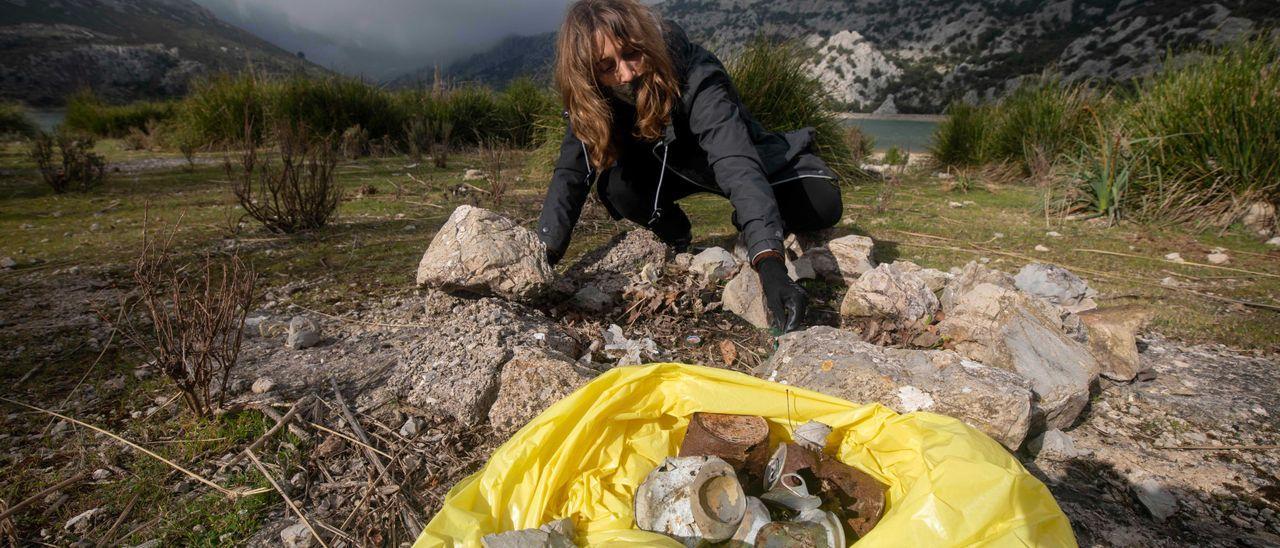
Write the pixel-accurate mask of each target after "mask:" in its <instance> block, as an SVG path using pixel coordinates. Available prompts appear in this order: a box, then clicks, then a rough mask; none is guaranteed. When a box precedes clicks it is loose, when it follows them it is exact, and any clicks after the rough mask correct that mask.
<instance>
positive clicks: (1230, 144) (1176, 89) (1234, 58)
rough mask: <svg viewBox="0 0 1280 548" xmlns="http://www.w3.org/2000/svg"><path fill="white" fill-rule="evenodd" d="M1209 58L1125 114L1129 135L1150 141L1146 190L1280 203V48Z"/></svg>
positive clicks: (1253, 45) (1168, 78) (1261, 46)
mask: <svg viewBox="0 0 1280 548" xmlns="http://www.w3.org/2000/svg"><path fill="white" fill-rule="evenodd" d="M1206 53H1207V55H1205V56H1203V57H1201V58H1200V59H1198V60H1196V61H1194V62H1191V63H1189V64H1186V65H1184V66H1181V67H1179V68H1175V69H1172V70H1168V71H1165V72H1163V73H1160V74H1157V75H1155V76H1153V77H1152V78H1150V79H1148V80H1147V81H1145V82H1144V83H1143V84H1142V85H1141V86H1139V88H1138V91H1137V93H1136V97H1135V98H1134V100H1133V102H1132V104H1131V105H1129V107H1128V108H1126V109H1124V110H1123V113H1122V116H1123V118H1124V124H1125V127H1126V129H1127V130H1128V131H1129V132H1130V133H1131V134H1132V135H1134V136H1139V137H1144V138H1147V139H1146V140H1145V141H1143V143H1142V146H1143V147H1144V149H1145V155H1146V157H1147V159H1148V164H1147V168H1146V170H1145V173H1143V176H1142V182H1141V185H1142V186H1143V187H1144V188H1147V187H1151V186H1152V185H1154V184H1155V183H1156V182H1157V181H1159V182H1162V183H1163V184H1171V182H1173V181H1176V183H1174V184H1177V185H1179V186H1183V187H1186V190H1188V191H1194V192H1209V191H1216V190H1218V189H1227V190H1228V192H1227V193H1225V194H1220V195H1219V197H1220V198H1222V199H1228V200H1229V199H1240V198H1249V199H1265V200H1268V201H1270V202H1272V203H1280V92H1277V90H1280V40H1276V39H1273V38H1266V37H1259V38H1252V39H1248V40H1246V41H1242V42H1240V43H1236V44H1233V45H1230V46H1227V47H1224V48H1222V49H1219V50H1217V51H1209V52H1206ZM1166 65H1167V66H1171V65H1173V63H1172V60H1169V62H1166ZM1141 191H1142V190H1140V192H1141Z"/></svg>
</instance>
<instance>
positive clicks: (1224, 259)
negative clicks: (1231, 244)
mask: <svg viewBox="0 0 1280 548" xmlns="http://www.w3.org/2000/svg"><path fill="white" fill-rule="evenodd" d="M1208 259H1209V264H1227V263H1228V262H1230V261H1231V257H1230V256H1228V255H1227V254H1226V253H1210V254H1209V256H1208Z"/></svg>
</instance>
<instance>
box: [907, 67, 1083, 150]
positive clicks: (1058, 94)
mask: <svg viewBox="0 0 1280 548" xmlns="http://www.w3.org/2000/svg"><path fill="white" fill-rule="evenodd" d="M1102 102H1103V99H1101V98H1099V97H1098V96H1097V95H1096V94H1095V93H1094V92H1093V91H1092V90H1090V89H1089V88H1088V87H1087V86H1085V85H1083V84H1067V83H1063V82H1062V81H1061V80H1060V79H1058V78H1056V77H1053V76H1042V77H1039V78H1033V79H1030V80H1027V81H1025V82H1023V84H1022V85H1020V86H1019V87H1018V88H1017V89H1016V90H1014V91H1013V93H1011V94H1009V96H1007V97H1005V98H1004V99H1002V100H1000V101H999V102H997V103H995V104H991V105H969V104H965V103H952V104H951V105H950V106H949V107H948V108H947V119H946V120H944V121H943V122H942V123H941V124H939V125H938V129H937V130H936V131H935V132H934V135H933V142H932V144H931V145H930V149H929V150H930V152H931V154H932V156H933V159H934V161H935V162H936V163H938V164H940V165H942V166H946V167H972V166H978V165H982V164H988V163H1000V162H1008V163H1011V164H1014V165H1017V166H1019V167H1021V168H1022V170H1023V172H1024V174H1030V173H1033V172H1034V171H1036V166H1037V165H1038V164H1041V163H1043V162H1044V161H1046V160H1047V161H1048V162H1050V163H1052V162H1054V161H1056V160H1057V159H1059V158H1060V157H1061V156H1062V155H1063V154H1071V153H1074V152H1076V147H1078V145H1079V143H1080V142H1081V141H1082V138H1083V137H1084V136H1085V135H1086V134H1087V133H1088V131H1089V129H1088V128H1089V126H1088V123H1087V122H1088V113H1089V112H1090V111H1094V110H1098V109H1100V108H1101V106H1100V105H1101V103H1102Z"/></svg>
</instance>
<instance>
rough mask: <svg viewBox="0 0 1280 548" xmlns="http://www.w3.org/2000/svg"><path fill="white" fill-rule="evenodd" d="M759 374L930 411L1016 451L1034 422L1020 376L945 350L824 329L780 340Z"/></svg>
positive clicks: (906, 410) (896, 406)
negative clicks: (889, 344) (903, 346)
mask: <svg viewBox="0 0 1280 548" xmlns="http://www.w3.org/2000/svg"><path fill="white" fill-rule="evenodd" d="M778 342H779V345H778V350H777V351H776V352H775V353H774V355H773V357H771V358H770V359H769V361H768V362H765V363H763V364H761V365H760V366H759V368H757V369H756V371H754V374H755V375H756V376H758V377H761V378H765V379H769V380H774V381H779V382H786V383H787V384H791V385H794V386H799V387H802V388H808V389H810V390H816V391H819V392H822V393H824V394H829V395H832V396H835V397H839V398H844V399H846V400H849V401H851V402H855V403H872V402H876V403H880V404H882V405H885V406H887V407H889V408H891V409H893V410H895V411H898V412H900V413H909V412H912V411H929V412H933V413H941V414H943V415H949V416H952V417H955V418H957V419H960V420H961V421H964V422H965V423H966V424H968V425H970V426H973V427H974V428H976V429H978V430H980V431H981V432H983V433H984V434H987V435H988V436H991V437H992V438H993V439H995V440H996V441H998V442H1000V443H1001V444H1002V445H1004V446H1005V447H1007V448H1009V449H1010V450H1016V449H1017V448H1018V446H1019V445H1021V444H1022V441H1023V439H1024V438H1026V435H1027V429H1028V427H1029V426H1030V424H1031V397H1032V393H1031V389H1030V387H1029V386H1028V384H1027V382H1026V381H1025V380H1023V379H1022V378H1021V377H1019V376H1018V375H1016V374H1013V373H1011V372H1009V371H1005V370H1002V369H998V368H995V367H987V366H985V365H982V364H980V363H977V362H974V361H971V360H967V359H964V358H963V357H962V356H960V355H959V354H956V353H955V352H950V351H942V350H899V349H892V348H885V347H881V346H876V345H873V344H870V343H866V342H863V341H862V340H861V339H859V337H858V335H857V334H855V333H852V332H849V331H845V330H842V329H836V328H833V327H826V326H818V327H811V328H809V329H806V330H804V331H797V332H794V333H789V334H787V335H784V336H783V337H781V338H780V339H778Z"/></svg>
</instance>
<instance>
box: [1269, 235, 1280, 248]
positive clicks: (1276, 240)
mask: <svg viewBox="0 0 1280 548" xmlns="http://www.w3.org/2000/svg"><path fill="white" fill-rule="evenodd" d="M1267 245H1269V246H1271V247H1280V236H1274V237H1272V238H1271V239H1270V240H1267Z"/></svg>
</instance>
